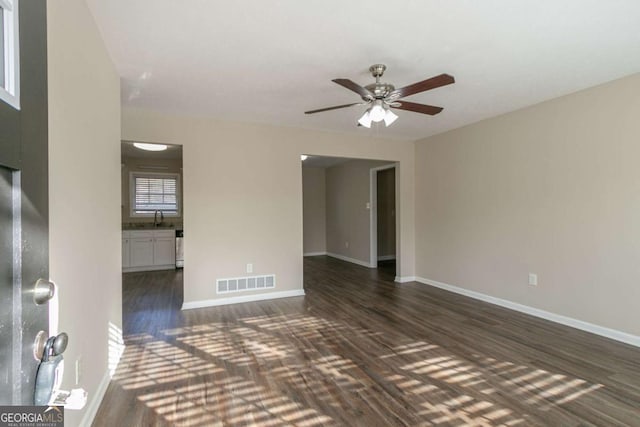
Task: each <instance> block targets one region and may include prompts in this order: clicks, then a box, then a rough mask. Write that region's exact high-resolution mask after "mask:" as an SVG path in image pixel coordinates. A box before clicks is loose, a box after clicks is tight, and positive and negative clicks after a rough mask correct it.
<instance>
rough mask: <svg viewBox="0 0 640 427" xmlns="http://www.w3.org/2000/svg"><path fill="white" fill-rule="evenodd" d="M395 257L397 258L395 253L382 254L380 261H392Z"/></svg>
mask: <svg viewBox="0 0 640 427" xmlns="http://www.w3.org/2000/svg"><path fill="white" fill-rule="evenodd" d="M395 259H396V256H395V255H381V256H379V257H378V261H391V260H395Z"/></svg>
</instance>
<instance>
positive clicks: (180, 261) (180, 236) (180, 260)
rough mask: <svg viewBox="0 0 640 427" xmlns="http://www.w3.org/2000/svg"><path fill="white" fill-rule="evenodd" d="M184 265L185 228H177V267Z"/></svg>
mask: <svg viewBox="0 0 640 427" xmlns="http://www.w3.org/2000/svg"><path fill="white" fill-rule="evenodd" d="M183 267H184V230H176V268H183Z"/></svg>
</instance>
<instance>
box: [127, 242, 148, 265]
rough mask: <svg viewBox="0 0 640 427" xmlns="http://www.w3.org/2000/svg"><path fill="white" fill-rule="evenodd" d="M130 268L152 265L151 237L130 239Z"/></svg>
mask: <svg viewBox="0 0 640 427" xmlns="http://www.w3.org/2000/svg"><path fill="white" fill-rule="evenodd" d="M129 243H130V245H131V247H130V249H129V251H130V256H131V258H130V262H129V266H130V267H145V266H149V265H153V237H151V236H149V237H145V238H138V237H136V238H133V237H132V238H131V239H130V240H129Z"/></svg>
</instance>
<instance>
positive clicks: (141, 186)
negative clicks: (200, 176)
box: [133, 175, 178, 215]
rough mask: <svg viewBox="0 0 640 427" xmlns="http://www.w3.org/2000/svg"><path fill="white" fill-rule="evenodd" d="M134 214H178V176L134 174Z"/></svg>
mask: <svg viewBox="0 0 640 427" xmlns="http://www.w3.org/2000/svg"><path fill="white" fill-rule="evenodd" d="M133 180H134V182H133V188H134V190H135V192H134V200H133V201H134V207H133V212H134V214H138V215H144V214H153V213H154V212H155V211H157V210H159V211H162V212H163V213H165V214H169V215H177V214H178V179H177V177H176V176H140V175H134V176H133Z"/></svg>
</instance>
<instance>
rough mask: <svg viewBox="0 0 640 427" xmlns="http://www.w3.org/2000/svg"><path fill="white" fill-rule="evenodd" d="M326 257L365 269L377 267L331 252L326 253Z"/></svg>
mask: <svg viewBox="0 0 640 427" xmlns="http://www.w3.org/2000/svg"><path fill="white" fill-rule="evenodd" d="M327 255H328V256H330V257H332V258H337V259H340V260H342V261H347V262H350V263H352V264H358V265H361V266H363V267H367V268H376V267H377V265H371V264H369V263H368V262H365V261H361V260H359V259H355V258H349V257H347V256H344V255H340V254H334V253H333V252H327Z"/></svg>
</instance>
